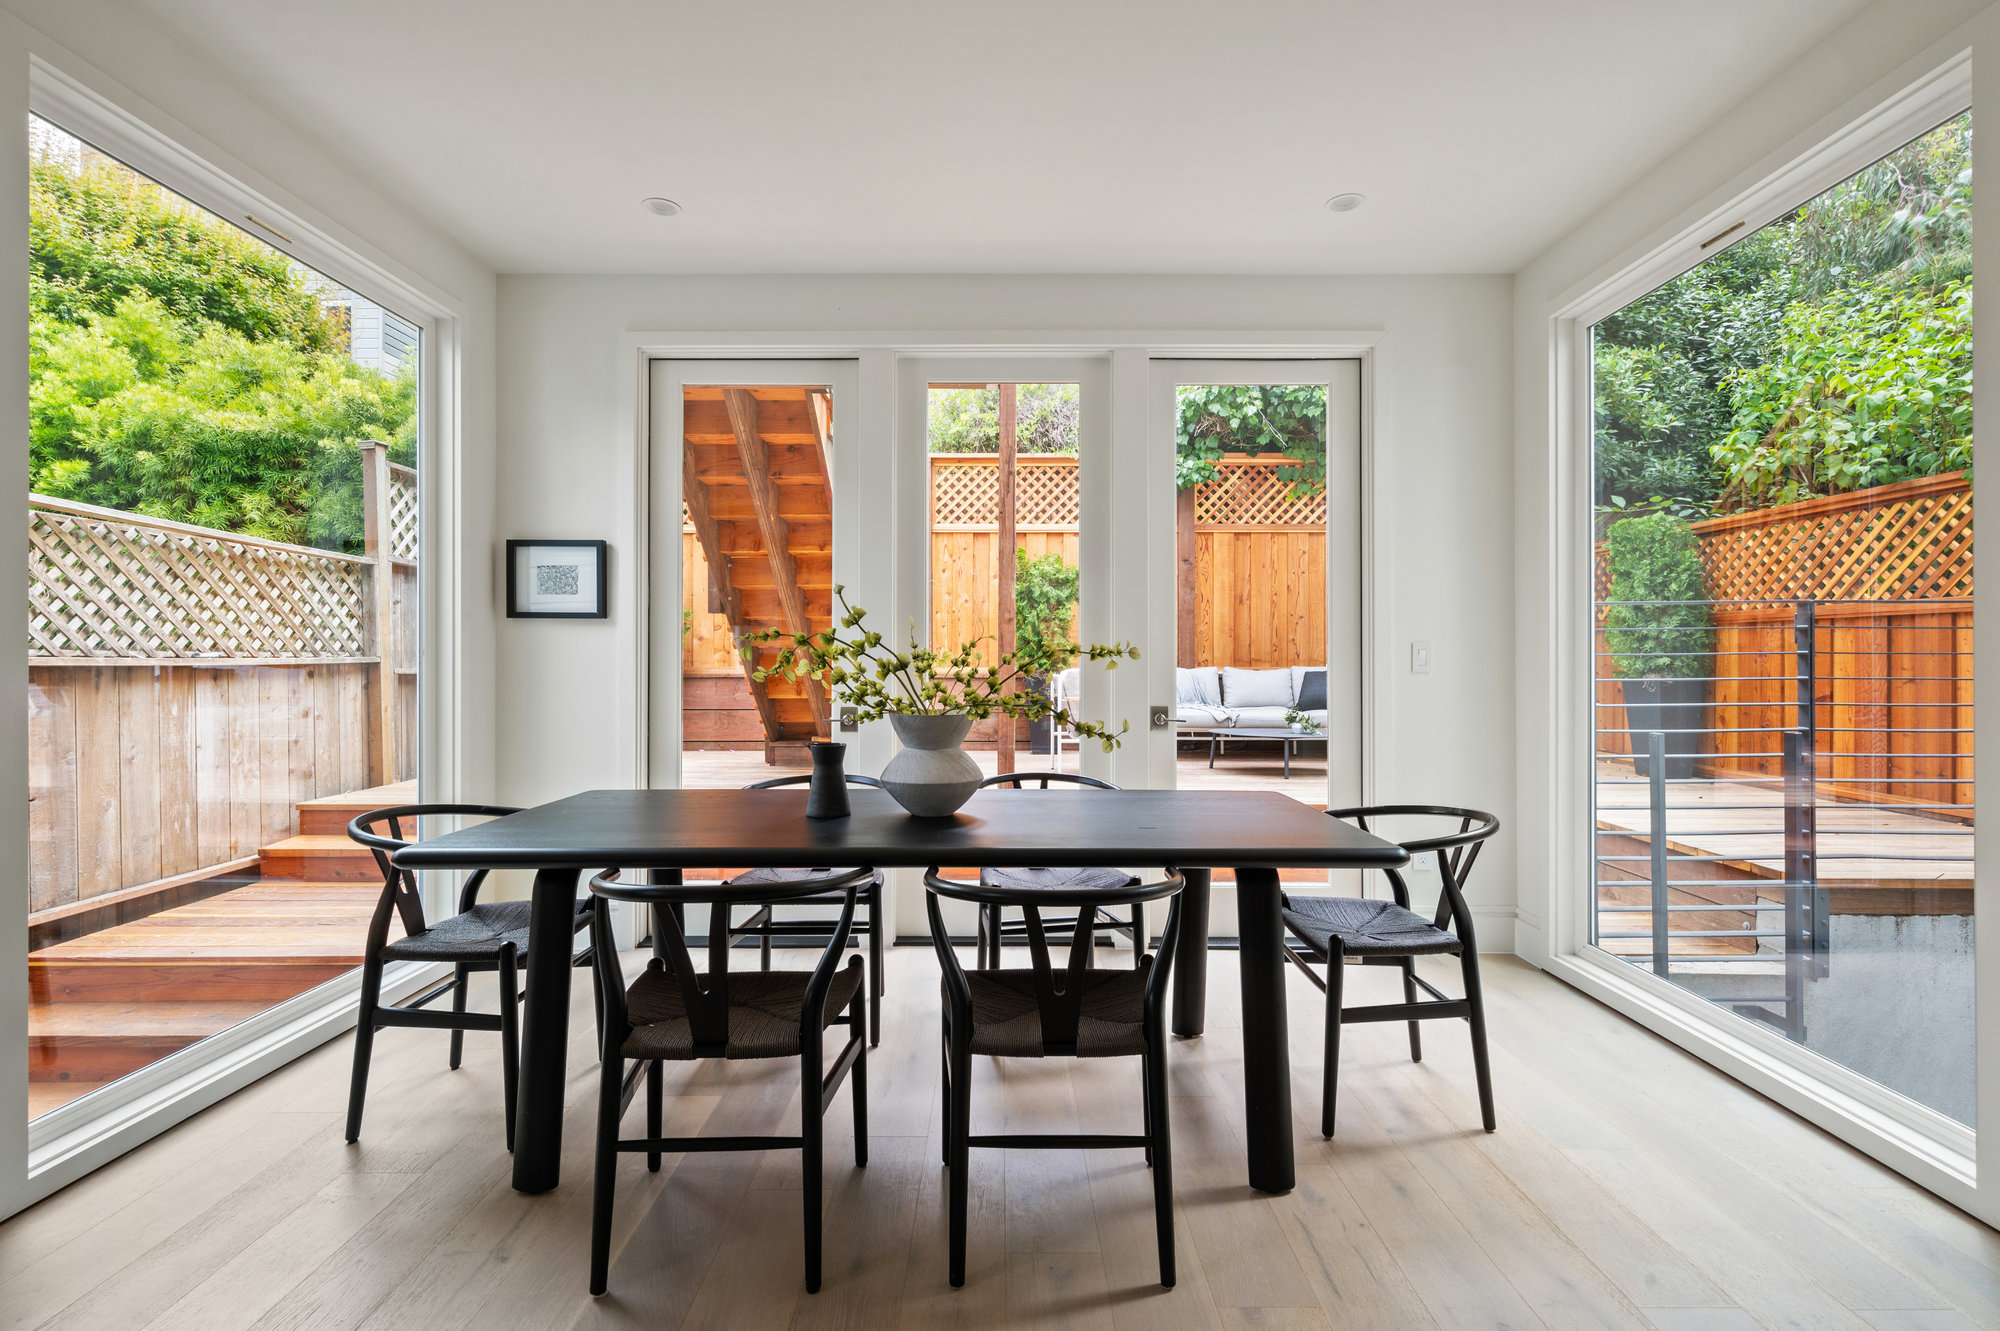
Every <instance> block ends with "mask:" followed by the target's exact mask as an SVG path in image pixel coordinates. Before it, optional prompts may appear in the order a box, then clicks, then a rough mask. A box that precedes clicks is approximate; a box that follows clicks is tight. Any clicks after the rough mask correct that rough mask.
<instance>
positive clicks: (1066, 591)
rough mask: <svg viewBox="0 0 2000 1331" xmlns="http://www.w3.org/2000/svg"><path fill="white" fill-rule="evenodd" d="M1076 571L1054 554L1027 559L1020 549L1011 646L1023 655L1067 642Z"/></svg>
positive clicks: (1072, 615) (1073, 617)
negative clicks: (1013, 645)
mask: <svg viewBox="0 0 2000 1331" xmlns="http://www.w3.org/2000/svg"><path fill="white" fill-rule="evenodd" d="M1076 589H1077V571H1076V569H1074V568H1073V567H1071V566H1070V565H1068V564H1065V563H1063V557H1062V556H1061V555H1058V554H1053V553H1051V554H1046V555H1041V556H1039V557H1037V558H1032V559H1031V558H1029V556H1028V552H1027V551H1026V550H1025V549H1023V550H1021V551H1019V552H1018V554H1017V555H1016V556H1015V563H1014V643H1015V646H1016V648H1017V649H1018V650H1020V651H1023V652H1029V651H1032V652H1035V653H1038V654H1039V653H1042V652H1046V651H1047V650H1048V649H1049V648H1050V647H1052V646H1054V645H1056V644H1058V643H1064V642H1068V641H1069V636H1070V625H1071V624H1072V623H1074V622H1075V620H1076Z"/></svg>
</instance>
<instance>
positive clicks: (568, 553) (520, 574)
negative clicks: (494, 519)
mask: <svg viewBox="0 0 2000 1331" xmlns="http://www.w3.org/2000/svg"><path fill="white" fill-rule="evenodd" d="M605 558H606V546H605V543H604V542H603V541H509V542H507V618H509V619H603V618H604V617H605V576H604V572H605Z"/></svg>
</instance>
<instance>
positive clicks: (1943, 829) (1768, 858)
mask: <svg viewBox="0 0 2000 1331" xmlns="http://www.w3.org/2000/svg"><path fill="white" fill-rule="evenodd" d="M1598 780H1599V784H1598V787H1597V830H1598V831H1599V833H1601V834H1602V833H1610V834H1612V835H1610V836H1602V835H1600V837H1599V840H1598V853H1599V854H1600V855H1607V856H1627V857H1631V856H1643V855H1646V854H1648V853H1649V852H1650V846H1651V836H1652V810H1651V807H1650V795H1649V792H1648V789H1647V787H1646V786H1645V785H1643V784H1637V783H1634V782H1633V780H1632V768H1631V765H1630V763H1628V762H1624V761H1620V760H1616V759H1613V760H1609V761H1604V762H1600V763H1599V765H1598ZM1667 800H1668V811H1667V825H1666V829H1665V831H1666V840H1667V850H1668V853H1669V855H1670V856H1672V857H1675V858H1674V859H1673V860H1672V861H1671V864H1670V868H1669V870H1668V872H1669V876H1670V878H1671V880H1672V881H1673V883H1674V886H1673V888H1672V890H1671V891H1670V893H1669V900H1670V902H1671V903H1672V904H1675V905H1702V904H1713V905H1715V906H1716V910H1715V911H1714V912H1713V913H1709V912H1702V911H1687V912H1677V913H1676V914H1675V915H1674V917H1673V926H1672V927H1673V928H1674V929H1675V930H1676V931H1693V930H1715V929H1742V928H1747V927H1751V926H1752V925H1759V926H1760V927H1765V928H1768V927H1771V925H1772V923H1773V921H1772V919H1771V917H1770V913H1769V912H1762V913H1761V914H1762V915H1763V918H1762V920H1761V921H1760V920H1759V919H1758V916H1759V914H1760V912H1751V911H1743V910H1740V909H1739V910H1731V907H1732V906H1734V907H1742V906H1746V905H1750V904H1753V903H1755V902H1759V901H1763V902H1773V901H1781V900H1782V899H1783V891H1782V889H1779V888H1776V887H1768V886H1763V884H1768V883H1779V882H1782V881H1784V877H1785V860H1784V850H1785V844H1784V813H1783V810H1782V808H1780V807H1779V806H1780V805H1781V804H1782V803H1783V800H1784V792H1783V789H1782V787H1781V786H1779V785H1778V784H1777V783H1776V782H1772V783H1769V784H1760V783H1753V782H1734V781H1716V782H1704V783H1691V784H1687V785H1671V786H1669V787H1668V793H1667ZM1815 812H1816V819H1815V821H1816V826H1817V832H1818V837H1817V848H1818V855H1819V865H1818V882H1819V883H1820V885H1821V886H1823V887H1826V888H1827V889H1828V906H1829V908H1830V910H1831V912H1832V913H1833V914H1835V915H1969V914H1971V913H1972V858H1971V857H1972V846H1973V837H1972V835H1971V832H1972V827H1971V825H1970V822H1969V821H1968V815H1966V814H1950V813H1942V814H1939V813H1933V814H1925V813H1911V812H1904V811H1900V810H1898V809H1896V808H1894V807H1892V806H1885V805H1880V804H1843V803H1834V802H1828V801H1826V800H1824V799H1823V800H1822V802H1821V803H1820V804H1819V805H1818V806H1817V809H1816V811H1815ZM1689 857H1703V858H1698V859H1697V858H1689ZM1647 873H1648V866H1647V865H1646V864H1645V862H1644V861H1642V860H1634V859H1630V858H1628V859H1624V860H1606V861H1602V862H1600V865H1599V874H1598V876H1599V878H1600V879H1603V880H1606V881H1612V880H1617V879H1621V878H1623V879H1629V880H1630V881H1631V883H1632V889H1633V890H1627V889H1623V888H1609V889H1607V888H1600V889H1599V901H1600V905H1601V907H1603V909H1601V910H1600V915H1599V923H1600V925H1601V926H1602V927H1603V928H1605V929H1607V930H1610V931H1614V932H1632V931H1643V930H1645V929H1647V928H1649V927H1650V920H1651V917H1650V915H1649V914H1648V913H1646V912H1645V911H1644V910H1632V911H1618V910H1615V909H1610V908H1609V907H1612V906H1614V905H1616V904H1638V902H1639V898H1640V896H1641V895H1642V893H1641V891H1640V890H1639V889H1642V888H1643V886H1644V881H1645V879H1646V875H1647ZM1696 878H1705V879H1708V880H1710V881H1704V882H1694V881H1688V880H1693V879H1696ZM1766 941H1768V940H1766ZM1603 945H1604V947H1605V948H1606V949H1607V950H1609V951H1612V952H1616V953H1619V954H1620V955H1629V956H1639V955H1644V954H1647V953H1649V952H1650V951H1651V948H1652V944H1651V942H1650V941H1649V940H1647V939H1644V938H1617V939H1607V940H1605V942H1604V944H1603ZM1754 950H1756V944H1755V942H1754V941H1753V940H1749V939H1740V938H1687V937H1676V938H1674V939H1673V942H1672V945H1671V951H1672V954H1673V955H1674V956H1676V957H1699V956H1707V955H1715V956H1726V955H1731V954H1740V953H1744V952H1750V951H1754Z"/></svg>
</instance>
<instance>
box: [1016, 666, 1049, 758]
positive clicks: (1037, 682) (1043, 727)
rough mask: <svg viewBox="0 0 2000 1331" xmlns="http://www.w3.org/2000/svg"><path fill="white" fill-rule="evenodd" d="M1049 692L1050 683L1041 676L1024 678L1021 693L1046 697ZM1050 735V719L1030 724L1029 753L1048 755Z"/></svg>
mask: <svg viewBox="0 0 2000 1331" xmlns="http://www.w3.org/2000/svg"><path fill="white" fill-rule="evenodd" d="M1048 691H1049V682H1048V681H1047V680H1046V679H1043V678H1042V677H1041V676H1040V675H1024V676H1022V678H1021V692H1023V693H1040V694H1043V695H1045V696H1046V695H1047V693H1048ZM1050 733H1051V732H1050V727H1049V718H1048V717H1043V718H1042V719H1041V720H1039V721H1030V722H1028V752H1029V753H1043V754H1045V753H1048V752H1049V735H1050Z"/></svg>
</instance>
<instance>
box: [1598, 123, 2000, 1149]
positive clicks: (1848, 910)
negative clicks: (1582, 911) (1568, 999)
mask: <svg viewBox="0 0 2000 1331" xmlns="http://www.w3.org/2000/svg"><path fill="white" fill-rule="evenodd" d="M1970 152H1971V120H1970V118H1969V117H1960V118H1959V119H1956V120H1953V121H1951V122H1950V123H1948V124H1945V125H1943V126H1940V127H1939V128H1937V129H1936V130H1933V131H1932V132H1930V133H1928V134H1926V135H1924V136H1923V137H1921V138H1919V139H1917V140H1915V141H1914V142H1913V143H1911V144H1909V145H1907V146H1905V147H1903V148H1901V149H1899V150H1898V151H1896V152H1895V153H1892V154H1890V155H1889V156H1888V157H1886V158H1884V159H1883V160H1882V161H1881V162H1878V163H1877V164H1875V165H1873V166H1871V167H1869V168H1867V169H1866V170H1864V171H1861V172H1859V173H1858V174H1856V175H1855V176H1853V177H1852V178H1850V179H1848V180H1846V181H1843V182H1842V183H1841V184H1839V185H1836V186H1835V187H1834V188H1832V189H1830V190H1828V191H1826V192H1825V193H1824V194H1821V195H1819V196H1817V197H1816V198H1813V199H1811V200H1809V201H1807V202H1806V203H1805V204H1804V205H1802V206H1801V207H1800V208H1798V209H1797V210H1796V211H1795V212H1792V213H1790V214H1789V215H1787V216H1785V217H1784V218H1782V219H1780V220H1779V221H1777V222H1775V223H1773V224H1772V225H1771V226H1768V227H1766V228H1764V229H1763V230H1761V231H1759V232H1756V233H1754V234H1752V235H1750V236H1748V237H1746V238H1744V239H1742V240H1739V241H1738V242H1737V243H1736V244H1734V245H1732V246H1731V247H1730V248H1729V249H1727V250H1724V251H1722V252H1721V253H1720V254H1717V255H1715V256H1713V257H1711V258H1710V259H1708V260H1706V261H1705V262H1703V263H1702V264H1701V265H1700V266H1698V267H1696V268H1694V269H1692V270H1690V271H1689V272H1687V273H1686V274H1684V275H1682V276H1681V277H1678V278H1676V279H1674V280H1673V281H1671V282H1669V283H1667V284H1666V285H1665V286H1662V287H1660V288H1659V289H1658V290H1656V291H1654V292H1653V293H1651V294H1650V295H1647V296H1645V297H1644V298H1642V299H1640V300H1638V301H1635V302H1634V303H1632V304H1631V305H1628V306H1626V307H1625V308H1624V309H1622V310H1620V311H1619V312H1618V313H1617V314H1615V315H1612V316H1611V317H1610V318H1607V319H1605V320H1604V321H1603V322H1601V323H1600V324H1598V325H1597V327H1596V328H1595V330H1594V341H1593V357H1594V366H1595V370H1594V383H1593V390H1594V395H1595V396H1594V400H1595V448H1594V453H1595V464H1596V466H1595V499H1596V503H1597V514H1598V517H1597V548H1596V561H1595V567H1594V570H1593V576H1594V583H1593V587H1594V594H1595V597H1596V604H1597V633H1596V649H1595V650H1596V655H1595V660H1596V663H1597V665H1596V695H1595V699H1594V702H1595V713H1596V718H1597V720H1596V754H1595V764H1596V781H1595V783H1594V788H1595V813H1596V833H1595V837H1596V847H1595V866H1596V874H1595V878H1596V882H1597V889H1596V903H1597V909H1596V911H1595V916H1594V928H1595V934H1594V937H1595V939H1596V941H1597V943H1598V944H1599V946H1601V947H1603V948H1605V949H1606V950H1608V951H1610V952H1613V953H1615V954H1617V955H1620V956H1624V957H1627V958H1629V959H1630V960H1631V962H1632V964H1633V965H1635V966H1642V967H1646V968H1648V969H1650V970H1652V971H1653V972H1654V973H1656V974H1659V975H1661V976H1664V977H1665V978H1667V979H1668V980H1670V981H1672V982H1673V983H1674V984H1677V985H1679V986H1681V987H1683V988H1685V989H1687V990H1690V991H1691V992H1694V993H1697V994H1700V995H1702V996H1704V997H1706V998H1709V999H1712V1000H1713V1001H1714V1002H1715V1003H1716V1004H1717V1006H1718V1009H1719V1010H1721V1011H1726V1012H1731V1013H1735V1014H1736V1015H1738V1016H1740V1017H1743V1018H1746V1019H1749V1020H1753V1021H1757V1022H1761V1023H1764V1024H1766V1025H1768V1026H1769V1027H1771V1028H1772V1029H1774V1030H1777V1031H1780V1032H1782V1033H1783V1034H1784V1035H1785V1036H1786V1037H1787V1038H1788V1039H1791V1040H1793V1041H1796V1042H1798V1043H1800V1044H1802V1045H1804V1046H1805V1047H1806V1048H1809V1049H1812V1050H1814V1051H1816V1052H1818V1053H1820V1054H1824V1055H1825V1056H1826V1057H1828V1058H1831V1059H1833V1060H1835V1061H1836V1062H1839V1063H1841V1064H1842V1065H1844V1066H1846V1067H1848V1068H1851V1069H1853V1070H1855V1071H1857V1072H1860V1073H1862V1074H1864V1075H1866V1076H1868V1077H1870V1078H1872V1079H1874V1080H1875V1081H1878V1082H1880V1083H1882V1084H1883V1085H1885V1086H1888V1087H1890V1088H1892V1089H1894V1090H1896V1091H1899V1092H1901V1093H1903V1094H1905V1095H1907V1096H1910V1097H1911V1098H1913V1099H1915V1100H1917V1101H1919V1102H1921V1103H1923V1104H1925V1105H1928V1106H1930V1107H1931V1108H1933V1109H1936V1110H1938V1111H1940V1112H1941V1113H1944V1114H1947V1115H1950V1116H1951V1117H1953V1118H1955V1119H1958V1120H1959V1121H1960V1122H1962V1123H1966V1124H1968V1125H1969V1124H1971V1123H1972V1121H1973V1108H1974V1089H1973V1069H1974V1066H1975V1061H1974V1058H1973V990H1972V980H1973V971H1972V965H1973V959H1972V927H1973V921H1972V845H1973V825H1974V816H1973V815H1974V806H1973V754H1972V682H1973V674H1972V668H1973V661H1972V613H1973V604H1972V486H1971V476H1970V471H1969V468H1970V465H1971V460H1972V459H1971V446H1972V276H1971V273H1972V269H1971V258H1970V249H1971V239H1972V196H1971V180H1972V172H1971V157H1970Z"/></svg>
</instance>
